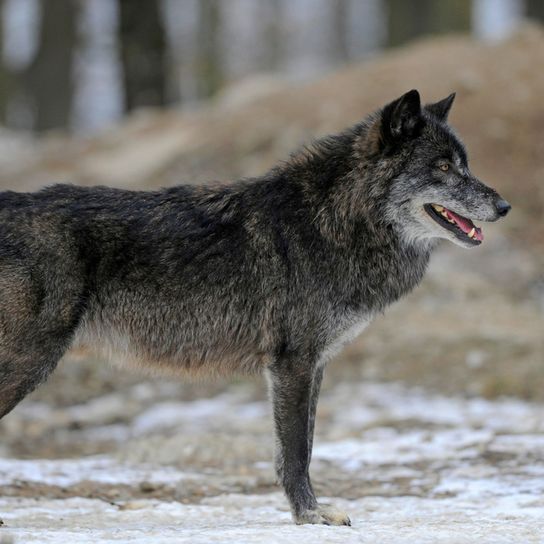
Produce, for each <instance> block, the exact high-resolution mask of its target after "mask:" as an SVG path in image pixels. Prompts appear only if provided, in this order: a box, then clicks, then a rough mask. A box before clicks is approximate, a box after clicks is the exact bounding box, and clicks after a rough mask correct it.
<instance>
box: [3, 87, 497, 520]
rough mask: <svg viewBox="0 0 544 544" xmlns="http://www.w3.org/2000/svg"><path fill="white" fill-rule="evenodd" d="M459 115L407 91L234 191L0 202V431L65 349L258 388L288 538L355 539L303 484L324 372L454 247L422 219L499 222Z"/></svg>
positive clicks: (115, 192) (87, 193)
mask: <svg viewBox="0 0 544 544" xmlns="http://www.w3.org/2000/svg"><path fill="white" fill-rule="evenodd" d="M452 102H453V96H451V95H450V97H448V98H446V99H444V100H442V101H440V102H437V103H436V104H432V105H429V106H427V107H425V108H422V107H421V104H420V98H419V94H418V93H417V91H410V92H408V93H406V94H405V95H403V96H402V97H400V98H399V99H397V100H395V101H394V102H391V103H390V104H387V105H386V106H385V107H384V108H383V109H381V110H380V111H378V112H376V113H374V114H372V115H370V116H369V117H368V118H367V119H365V120H364V121H363V122H362V123H360V124H358V125H356V126H355V127H352V128H351V129H349V130H346V131H345V132H343V133H341V134H338V135H335V136H331V137H328V138H325V139H322V140H320V141H318V142H316V143H315V144H314V145H313V146H311V147H310V148H307V149H305V150H303V151H301V152H299V153H297V154H295V155H293V156H292V157H291V159H290V160H289V161H287V162H286V163H283V164H282V165H280V166H278V167H277V168H275V169H273V170H271V171H270V172H269V173H267V174H265V175H264V176H262V177H261V178H256V179H252V180H246V181H240V182H237V183H234V184H232V185H229V186H219V187H211V186H210V187H192V186H187V185H186V186H183V185H181V186H178V187H173V188H169V189H162V190H159V191H149V192H143V191H142V192H136V191H125V190H119V189H110V188H106V187H86V188H85V187H75V186H70V185H56V186H53V187H49V188H46V189H43V190H42V191H39V192H37V193H13V192H4V193H0V417H1V416H3V415H5V414H6V413H8V412H9V411H10V410H11V409H12V408H13V407H14V406H15V405H16V404H17V403H18V402H19V401H20V400H21V399H23V398H24V396H25V395H26V394H28V393H29V392H30V391H32V390H33V389H34V388H35V387H36V386H37V385H38V384H39V383H41V382H42V381H43V380H45V379H46V378H47V376H48V375H49V374H50V373H51V372H52V371H53V370H54V368H55V366H56V364H57V362H58V360H59V359H60V358H61V357H62V355H63V354H64V353H65V352H66V350H67V349H68V348H69V347H70V345H77V344H86V345H90V346H91V347H94V348H95V349H96V350H98V351H100V352H102V353H103V354H104V355H106V356H107V357H109V358H112V359H116V360H118V361H120V362H121V363H122V364H126V365H132V366H137V367H141V368H147V369H151V370H158V371H165V372H169V373H174V374H181V375H189V376H202V375H228V374H232V373H254V372H261V371H266V372H267V374H268V376H269V380H270V390H271V397H272V402H273V407H274V420H275V426H276V437H277V444H278V448H277V456H276V467H277V474H278V479H279V481H280V482H281V484H282V485H283V487H284V489H285V492H286V494H287V497H288V499H289V501H290V505H291V509H292V512H293V517H294V519H295V521H296V522H297V523H329V524H349V518H348V517H347V516H346V515H345V514H343V513H342V512H340V511H338V510H336V509H334V508H330V507H324V506H321V505H319V504H318V503H317V500H316V498H315V495H314V492H313V489H312V485H311V482H310V478H309V464H310V459H311V451H312V443H313V427H314V420H315V407H316V404H317V398H318V395H319V389H320V384H321V378H322V372H323V368H324V364H325V362H326V361H327V359H328V358H330V357H331V356H332V354H333V353H334V352H335V351H336V350H338V349H339V348H340V347H341V346H342V344H343V343H344V342H346V341H349V340H350V339H351V338H352V337H353V336H354V335H356V334H357V333H358V332H360V331H361V330H362V329H363V328H364V327H365V326H366V324H367V323H368V322H369V321H370V320H371V319H372V317H373V316H374V315H375V314H377V313H379V312H381V311H383V310H384V309H385V308H386V307H387V306H388V305H389V304H391V303H392V302H394V301H396V300H398V299H399V298H400V297H401V296H403V295H404V294H405V293H407V292H409V291H410V290H411V289H413V288H414V287H415V286H416V285H417V284H418V283H419V282H420V280H421V278H422V277H423V274H424V272H425V269H426V266H427V263H428V260H429V257H430V253H431V250H432V248H433V247H434V243H433V238H437V237H441V238H447V239H450V240H452V241H454V242H455V243H462V238H459V236H460V235H454V234H452V232H451V231H450V230H447V229H445V228H443V227H441V226H440V225H439V224H438V223H437V222H436V221H434V220H433V219H431V216H430V215H429V214H428V213H427V212H425V209H424V207H423V206H424V205H426V204H429V203H435V204H441V205H443V206H447V207H450V206H451V209H452V210H454V211H455V212H457V213H460V214H462V215H465V216H467V217H468V218H473V219H479V220H495V219H496V218H497V217H498V214H499V212H498V211H497V210H498V208H497V202H498V200H497V199H499V197H498V195H497V193H496V192H495V191H493V190H492V189H490V188H488V187H486V186H485V185H483V184H482V183H481V182H479V181H478V180H477V179H476V178H474V177H473V176H472V175H471V174H470V172H469V170H468V165H467V164H466V154H465V152H464V148H463V147H462V144H461V143H460V141H459V140H458V138H457V137H456V136H455V135H454V134H453V132H452V131H451V129H450V128H449V127H448V126H447V125H446V117H447V114H448V111H449V109H450V108H451V104H452ZM443 161H449V163H450V166H449V167H448V169H447V172H446V171H443V170H442V169H441V168H440V165H441V163H442V162H443ZM502 202H503V203H504V201H502ZM502 211H503V212H504V209H503V210H502ZM504 213H505V212H504ZM504 213H502V214H503V215H504ZM446 227H447V225H446ZM465 245H467V247H468V245H470V244H468V242H467V244H465Z"/></svg>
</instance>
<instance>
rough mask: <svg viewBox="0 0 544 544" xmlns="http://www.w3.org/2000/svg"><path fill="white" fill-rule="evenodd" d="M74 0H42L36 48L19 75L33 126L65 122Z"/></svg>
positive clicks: (62, 125) (70, 91) (57, 125)
mask: <svg viewBox="0 0 544 544" xmlns="http://www.w3.org/2000/svg"><path fill="white" fill-rule="evenodd" d="M77 4H78V2H77V0H42V1H41V3H40V7H41V20H40V29H39V41H38V51H37V54H36V56H35V57H34V59H33V61H32V62H31V63H30V65H29V66H28V68H27V69H26V70H25V72H24V73H23V74H22V76H21V81H22V85H23V87H24V90H25V91H24V92H25V93H26V94H27V96H28V97H29V99H30V102H31V104H32V107H33V109H34V129H35V130H36V131H39V132H41V131H45V130H50V129H55V128H65V127H68V126H69V123H70V114H71V110H72V99H73V94H74V93H73V61H74V50H75V45H76V19H77V11H78V9H77Z"/></svg>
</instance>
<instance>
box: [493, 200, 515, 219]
mask: <svg viewBox="0 0 544 544" xmlns="http://www.w3.org/2000/svg"><path fill="white" fill-rule="evenodd" d="M495 206H496V207H497V213H498V214H499V215H500V216H501V217H504V216H505V215H506V214H507V213H508V212H509V211H510V208H511V207H512V206H510V204H509V203H508V202H506V200H504V199H502V198H501V199H500V200H499V201H498V202H497V203H496V204H495Z"/></svg>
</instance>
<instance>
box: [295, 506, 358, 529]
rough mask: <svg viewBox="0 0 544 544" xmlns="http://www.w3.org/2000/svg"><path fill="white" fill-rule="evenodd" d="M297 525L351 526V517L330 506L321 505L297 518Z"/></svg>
mask: <svg viewBox="0 0 544 544" xmlns="http://www.w3.org/2000/svg"><path fill="white" fill-rule="evenodd" d="M295 523H296V524H297V525H303V524H304V523H313V524H320V525H351V520H350V519H349V516H348V515H347V514H346V513H345V512H342V510H338V508H335V507H334V506H332V505H330V504H319V505H318V506H317V508H315V509H314V510H306V511H305V512H302V514H300V515H298V516H295Z"/></svg>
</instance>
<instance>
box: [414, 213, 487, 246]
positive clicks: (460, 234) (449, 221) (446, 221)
mask: <svg viewBox="0 0 544 544" xmlns="http://www.w3.org/2000/svg"><path fill="white" fill-rule="evenodd" d="M423 208H424V209H425V211H426V212H427V213H428V214H429V215H430V216H431V217H432V218H433V219H434V220H435V221H436V222H437V223H438V224H439V225H440V226H441V227H442V228H445V229H446V230H449V231H450V232H453V233H454V234H455V235H456V236H457V238H459V239H460V240H463V241H465V242H470V243H472V244H473V245H475V246H478V245H480V244H481V243H482V241H483V239H484V235H483V232H482V229H480V228H478V227H477V226H476V225H475V224H474V223H473V222H472V221H471V220H470V219H469V218H468V217H463V216H462V215H459V214H458V213H455V212H452V211H451V210H448V209H447V208H445V207H444V206H440V205H439V204H425V205H424V206H423Z"/></svg>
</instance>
